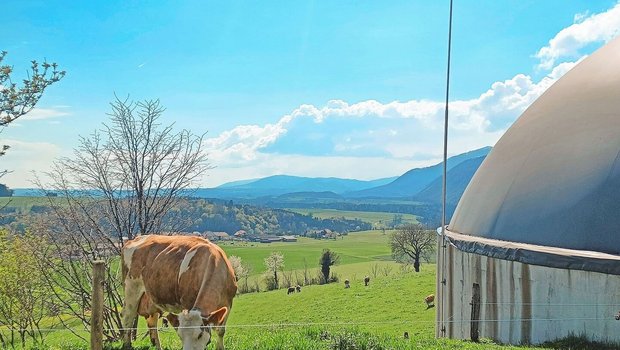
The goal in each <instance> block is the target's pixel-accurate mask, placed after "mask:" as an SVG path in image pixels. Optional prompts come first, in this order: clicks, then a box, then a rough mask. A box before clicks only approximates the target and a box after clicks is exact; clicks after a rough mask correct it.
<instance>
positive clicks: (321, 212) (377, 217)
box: [286, 208, 418, 228]
mask: <svg viewBox="0 0 620 350" xmlns="http://www.w3.org/2000/svg"><path fill="white" fill-rule="evenodd" d="M286 210H289V211H292V212H295V213H299V214H304V215H308V214H312V216H314V217H315V218H319V219H330V218H345V219H349V220H355V219H360V220H362V221H364V222H367V223H370V224H372V225H373V226H374V227H378V228H382V227H386V224H388V223H391V222H392V220H393V219H394V215H402V224H409V223H417V222H418V218H417V216H415V215H413V214H397V213H384V212H374V211H346V210H336V209H299V208H286Z"/></svg>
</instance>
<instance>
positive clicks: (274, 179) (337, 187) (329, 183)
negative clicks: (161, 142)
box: [197, 175, 396, 198]
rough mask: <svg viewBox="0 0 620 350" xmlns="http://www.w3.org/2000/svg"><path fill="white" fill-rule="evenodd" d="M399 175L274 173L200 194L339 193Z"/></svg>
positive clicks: (226, 195)
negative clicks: (359, 177) (356, 177)
mask: <svg viewBox="0 0 620 350" xmlns="http://www.w3.org/2000/svg"><path fill="white" fill-rule="evenodd" d="M394 179H396V177H389V178H383V179H377V180H354V179H341V178H336V177H302V176H290V175H274V176H269V177H265V178H262V179H256V180H243V181H235V182H229V183H225V184H223V185H221V186H218V187H216V188H207V189H200V190H199V191H198V193H199V194H197V196H199V197H203V196H207V197H208V196H213V197H227V198H228V197H232V198H235V197H239V198H253V197H254V198H256V197H262V196H279V195H282V194H286V193H293V192H334V193H336V194H339V193H344V192H350V191H359V190H363V189H366V188H371V187H376V186H380V185H383V184H386V183H390V182H392V181H393V180H394Z"/></svg>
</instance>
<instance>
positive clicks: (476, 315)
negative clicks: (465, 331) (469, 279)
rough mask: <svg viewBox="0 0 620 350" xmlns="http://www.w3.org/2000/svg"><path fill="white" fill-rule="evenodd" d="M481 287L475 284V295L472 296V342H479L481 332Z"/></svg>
mask: <svg viewBox="0 0 620 350" xmlns="http://www.w3.org/2000/svg"><path fill="white" fill-rule="evenodd" d="M479 321H480V285H479V284H478V283H474V285H473V293H472V296H471V340H472V341H474V342H478V338H479V336H480V332H479V330H478V324H479V323H480V322H479Z"/></svg>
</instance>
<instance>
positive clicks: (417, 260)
mask: <svg viewBox="0 0 620 350" xmlns="http://www.w3.org/2000/svg"><path fill="white" fill-rule="evenodd" d="M413 268H414V269H415V272H420V258H419V257H416V258H415V260H414V261H413Z"/></svg>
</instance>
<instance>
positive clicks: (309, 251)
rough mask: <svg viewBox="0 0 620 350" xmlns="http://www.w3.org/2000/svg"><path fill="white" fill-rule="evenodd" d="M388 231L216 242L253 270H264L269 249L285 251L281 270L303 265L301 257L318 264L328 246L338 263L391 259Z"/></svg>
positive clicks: (295, 268) (256, 272) (315, 265)
mask: <svg viewBox="0 0 620 350" xmlns="http://www.w3.org/2000/svg"><path fill="white" fill-rule="evenodd" d="M388 239H389V231H386V232H385V234H384V233H383V231H381V230H373V231H363V232H354V233H350V234H348V235H347V236H341V237H339V238H338V239H336V240H326V239H313V238H305V237H299V238H298V241H297V242H290V243H289V242H277V243H250V242H221V243H218V244H219V245H220V246H221V247H222V248H223V249H224V251H226V254H227V255H228V256H231V255H236V256H238V257H240V258H241V259H242V260H243V261H244V262H246V263H248V264H249V265H250V266H252V272H253V273H254V274H260V273H262V272H264V271H265V266H264V265H265V264H264V260H265V258H266V257H267V256H269V254H271V252H280V253H282V254H283V255H284V270H300V269H303V268H304V259H305V263H306V264H307V267H308V268H309V269H313V268H318V267H319V258H320V256H321V253H322V251H323V249H326V248H329V249H331V250H333V251H335V252H336V253H338V254H339V255H340V262H339V264H340V265H348V264H354V263H361V262H369V261H376V260H390V259H391V256H390V254H391V252H390V247H389V246H388Z"/></svg>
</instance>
